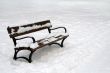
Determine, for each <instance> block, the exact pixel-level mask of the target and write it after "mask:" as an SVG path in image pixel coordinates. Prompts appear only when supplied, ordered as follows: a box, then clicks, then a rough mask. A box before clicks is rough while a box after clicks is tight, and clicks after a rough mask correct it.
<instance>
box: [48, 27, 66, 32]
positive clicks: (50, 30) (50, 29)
mask: <svg viewBox="0 0 110 73" xmlns="http://www.w3.org/2000/svg"><path fill="white" fill-rule="evenodd" d="M59 28H63V29H64V30H65V33H66V32H67V30H66V28H65V27H56V28H52V29H51V28H50V29H49V31H50V32H51V30H55V29H59Z"/></svg>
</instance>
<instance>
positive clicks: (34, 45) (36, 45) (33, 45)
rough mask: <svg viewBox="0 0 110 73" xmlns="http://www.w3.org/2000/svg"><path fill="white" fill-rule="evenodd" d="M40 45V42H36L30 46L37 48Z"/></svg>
mask: <svg viewBox="0 0 110 73" xmlns="http://www.w3.org/2000/svg"><path fill="white" fill-rule="evenodd" d="M38 46H39V45H38V43H37V42H35V43H32V44H31V45H30V48H37V47H38Z"/></svg>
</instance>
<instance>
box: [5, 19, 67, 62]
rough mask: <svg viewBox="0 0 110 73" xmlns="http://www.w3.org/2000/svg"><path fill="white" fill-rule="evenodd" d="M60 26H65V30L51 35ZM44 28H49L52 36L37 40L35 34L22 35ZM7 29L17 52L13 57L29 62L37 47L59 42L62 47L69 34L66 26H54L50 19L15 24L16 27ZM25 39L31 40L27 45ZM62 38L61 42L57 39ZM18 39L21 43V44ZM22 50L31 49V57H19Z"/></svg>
mask: <svg viewBox="0 0 110 73" xmlns="http://www.w3.org/2000/svg"><path fill="white" fill-rule="evenodd" d="M59 28H63V29H64V31H65V32H64V33H57V34H54V35H50V34H51V33H52V30H55V29H59ZM44 29H47V30H48V32H49V35H50V36H49V37H47V38H42V39H39V40H35V38H34V37H33V36H22V35H26V34H29V33H33V32H36V31H40V30H44ZM7 31H8V34H9V36H10V38H12V40H13V42H14V46H15V48H14V50H15V53H14V57H13V59H14V60H16V59H18V58H23V59H25V60H27V61H28V62H29V63H31V62H32V59H31V58H32V54H33V53H34V52H35V51H36V50H37V49H39V48H42V47H44V46H47V45H52V44H57V45H59V46H60V47H63V42H64V40H65V39H66V38H67V37H68V36H69V35H68V34H67V30H66V28H65V27H57V28H52V25H51V22H50V20H45V21H40V22H36V23H31V24H27V25H21V26H14V27H9V26H8V27H7ZM19 36H22V37H19ZM25 39H28V40H29V39H30V40H31V42H30V41H28V40H27V43H28V45H27V44H26V43H25ZM60 40H61V43H58V42H57V41H60ZM18 41H19V42H20V43H21V45H19V42H18ZM22 42H23V43H24V44H23V43H22ZM21 50H29V51H30V54H29V57H28V58H27V57H24V56H20V57H17V54H18V52H19V51H21Z"/></svg>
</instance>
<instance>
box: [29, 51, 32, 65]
mask: <svg viewBox="0 0 110 73" xmlns="http://www.w3.org/2000/svg"><path fill="white" fill-rule="evenodd" d="M32 54H33V51H31V53H30V55H29V60H28V62H29V63H31V62H32Z"/></svg>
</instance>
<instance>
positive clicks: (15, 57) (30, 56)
mask: <svg viewBox="0 0 110 73" xmlns="http://www.w3.org/2000/svg"><path fill="white" fill-rule="evenodd" d="M19 51H21V50H17V49H15V53H14V57H13V59H14V60H16V59H19V58H23V59H25V60H27V61H28V62H29V63H31V62H32V54H33V51H32V50H30V51H31V53H30V54H29V58H27V57H24V56H20V57H17V54H18V52H19Z"/></svg>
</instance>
